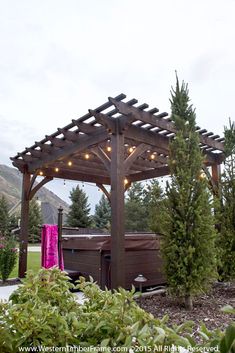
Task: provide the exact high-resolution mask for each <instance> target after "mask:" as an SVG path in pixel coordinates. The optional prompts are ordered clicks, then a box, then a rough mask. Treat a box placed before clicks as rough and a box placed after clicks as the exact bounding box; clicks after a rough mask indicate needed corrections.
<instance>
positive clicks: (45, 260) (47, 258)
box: [41, 224, 64, 271]
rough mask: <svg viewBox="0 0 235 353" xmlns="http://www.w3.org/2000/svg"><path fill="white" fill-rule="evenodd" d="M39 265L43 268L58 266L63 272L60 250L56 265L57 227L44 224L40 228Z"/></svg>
mask: <svg viewBox="0 0 235 353" xmlns="http://www.w3.org/2000/svg"><path fill="white" fill-rule="evenodd" d="M41 265H42V267H44V268H50V267H53V266H58V267H59V268H60V269H61V270H62V271H63V270H64V260H63V252H62V249H61V253H60V263H58V226H57V225H52V224H44V225H43V228H42V243H41Z"/></svg>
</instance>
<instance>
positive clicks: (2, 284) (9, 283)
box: [0, 278, 21, 287]
mask: <svg viewBox="0 0 235 353" xmlns="http://www.w3.org/2000/svg"><path fill="white" fill-rule="evenodd" d="M15 284H21V281H20V280H19V278H11V279H7V280H6V281H5V282H3V281H2V280H0V287H5V286H13V285H15Z"/></svg>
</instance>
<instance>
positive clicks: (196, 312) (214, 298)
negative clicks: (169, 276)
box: [138, 283, 235, 330]
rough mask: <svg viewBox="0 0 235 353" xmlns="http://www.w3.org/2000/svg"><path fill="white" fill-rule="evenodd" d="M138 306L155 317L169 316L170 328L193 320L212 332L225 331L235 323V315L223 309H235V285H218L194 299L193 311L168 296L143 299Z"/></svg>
mask: <svg viewBox="0 0 235 353" xmlns="http://www.w3.org/2000/svg"><path fill="white" fill-rule="evenodd" d="M138 304H139V305H140V306H141V307H142V308H143V309H145V310H146V311H148V312H150V313H152V314H153V315H154V316H155V317H158V318H161V317H163V316H164V315H168V316H169V321H168V324H169V326H172V325H174V324H177V325H180V324H182V323H184V322H185V321H188V320H193V321H194V322H195V324H196V326H197V327H199V326H200V325H201V323H204V324H205V325H206V327H207V328H208V329H210V330H214V329H216V328H221V329H225V328H226V327H227V326H228V324H229V323H230V322H231V321H235V315H231V314H230V315H229V314H226V313H223V312H222V311H221V309H222V308H223V307H224V306H225V305H231V306H233V307H234V308H235V283H228V284H220V283H218V284H216V285H215V286H214V287H213V288H212V289H211V290H210V292H209V293H207V294H203V295H201V296H199V297H197V298H195V299H194V308H193V310H192V311H187V310H186V309H185V307H184V304H183V303H182V301H180V300H179V299H174V298H172V297H170V296H169V295H167V294H162V295H153V296H151V297H146V298H144V297H143V298H142V300H141V301H140V300H138Z"/></svg>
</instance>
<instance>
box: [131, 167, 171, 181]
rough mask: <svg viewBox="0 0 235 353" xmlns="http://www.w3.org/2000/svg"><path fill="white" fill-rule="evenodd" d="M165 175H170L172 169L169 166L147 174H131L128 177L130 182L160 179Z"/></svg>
mask: <svg viewBox="0 0 235 353" xmlns="http://www.w3.org/2000/svg"><path fill="white" fill-rule="evenodd" d="M165 175H170V169H169V167H168V166H165V167H159V168H158V169H152V170H147V171H146V172H141V173H136V174H131V175H129V176H128V179H129V180H130V182H134V181H141V180H147V179H152V178H158V177H162V176H165Z"/></svg>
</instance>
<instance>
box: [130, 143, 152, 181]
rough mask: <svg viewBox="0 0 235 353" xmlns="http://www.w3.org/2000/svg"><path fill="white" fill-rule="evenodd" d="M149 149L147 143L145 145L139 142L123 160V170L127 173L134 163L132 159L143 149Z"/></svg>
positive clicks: (143, 150) (141, 152) (142, 151)
mask: <svg viewBox="0 0 235 353" xmlns="http://www.w3.org/2000/svg"><path fill="white" fill-rule="evenodd" d="M148 149H149V145H146V144H144V143H141V144H140V145H138V146H137V147H136V148H135V149H134V151H133V152H132V153H131V154H130V155H129V156H128V157H127V158H126V160H125V162H124V170H125V174H127V173H128V171H129V169H130V167H131V165H132V164H133V163H134V161H135V160H136V159H137V158H138V157H139V156H140V155H141V154H143V153H144V152H145V151H147V150H148Z"/></svg>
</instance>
